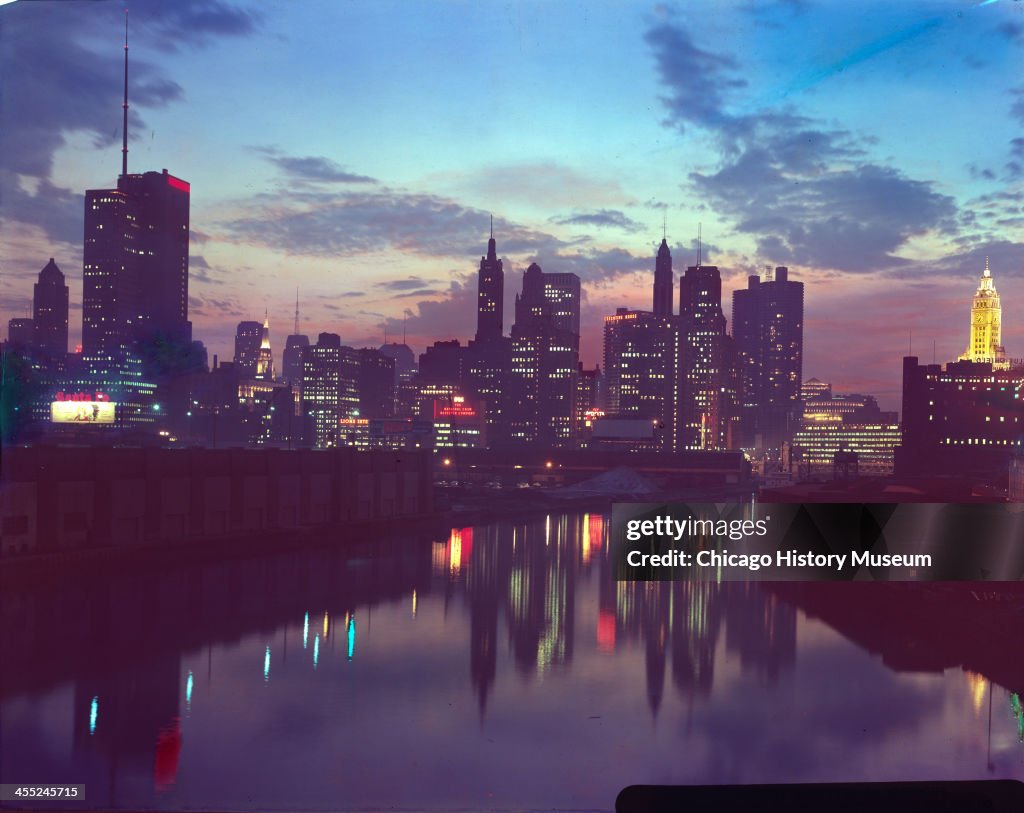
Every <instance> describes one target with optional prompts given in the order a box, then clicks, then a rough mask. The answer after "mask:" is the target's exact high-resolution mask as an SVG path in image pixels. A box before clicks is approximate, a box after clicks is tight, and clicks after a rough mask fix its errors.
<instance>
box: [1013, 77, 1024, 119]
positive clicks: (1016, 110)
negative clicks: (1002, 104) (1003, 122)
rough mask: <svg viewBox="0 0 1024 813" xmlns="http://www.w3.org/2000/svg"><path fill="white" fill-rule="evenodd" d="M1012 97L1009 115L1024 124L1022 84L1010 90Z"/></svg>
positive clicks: (1023, 86) (1023, 88) (1023, 90)
mask: <svg viewBox="0 0 1024 813" xmlns="http://www.w3.org/2000/svg"><path fill="white" fill-rule="evenodd" d="M1010 95H1011V96H1012V97H1013V99H1014V101H1013V104H1012V105H1010V115H1011V116H1013V117H1014V118H1015V119H1017V120H1018V121H1020V122H1021V124H1024V85H1021V86H1020V87H1017V88H1013V89H1011V90H1010Z"/></svg>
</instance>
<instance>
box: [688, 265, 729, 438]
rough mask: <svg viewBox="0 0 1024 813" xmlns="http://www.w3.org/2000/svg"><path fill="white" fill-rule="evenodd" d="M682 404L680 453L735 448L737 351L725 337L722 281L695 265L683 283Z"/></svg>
mask: <svg viewBox="0 0 1024 813" xmlns="http://www.w3.org/2000/svg"><path fill="white" fill-rule="evenodd" d="M679 323H680V334H681V337H682V339H681V344H682V352H681V354H680V355H681V363H682V367H681V369H680V378H681V392H682V395H681V403H680V409H679V413H680V422H679V426H678V433H677V438H676V444H675V445H676V448H679V449H731V448H734V445H735V444H734V437H733V433H734V428H735V404H734V398H735V385H734V381H733V377H734V376H733V371H734V369H735V350H734V345H733V342H732V339H731V338H730V337H729V336H727V335H726V332H725V315H724V314H723V313H722V277H721V274H720V273H719V271H718V267H717V266H714V265H691V266H690V267H689V268H687V269H686V273H685V274H684V275H683V277H682V278H681V279H680V281H679Z"/></svg>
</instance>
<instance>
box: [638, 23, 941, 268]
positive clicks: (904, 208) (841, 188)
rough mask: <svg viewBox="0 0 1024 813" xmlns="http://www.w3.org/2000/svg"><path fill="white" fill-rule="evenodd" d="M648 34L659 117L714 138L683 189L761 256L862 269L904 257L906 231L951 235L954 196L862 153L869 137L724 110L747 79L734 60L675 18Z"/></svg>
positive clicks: (771, 114)
mask: <svg viewBox="0 0 1024 813" xmlns="http://www.w3.org/2000/svg"><path fill="white" fill-rule="evenodd" d="M646 40H647V42H648V44H649V45H650V46H651V48H652V50H653V53H654V57H655V61H656V64H657V66H658V71H659V74H660V76H661V80H662V83H663V85H664V86H665V88H666V90H667V94H666V95H665V96H663V97H662V102H663V105H664V107H665V110H666V111H667V119H666V121H665V124H666V126H668V127H672V128H674V129H677V130H679V131H681V132H685V131H686V130H687V129H688V128H689V127H691V126H697V127H700V128H703V129H705V130H707V131H708V132H709V133H711V134H712V135H713V136H715V137H716V138H717V140H718V146H719V164H718V166H717V167H716V168H714V170H712V171H705V172H699V171H693V172H691V173H690V174H689V176H688V180H689V187H690V189H691V191H692V192H693V193H694V195H695V196H696V198H697V199H699V200H702V201H706V202H707V204H708V205H709V206H711V207H713V208H714V209H715V210H716V211H717V212H718V213H719V214H722V215H725V216H726V217H728V218H729V219H730V220H731V221H732V224H733V227H734V228H735V229H736V231H737V232H739V233H741V234H747V235H750V236H751V237H752V238H753V239H754V241H755V244H756V245H757V249H758V251H759V252H760V253H761V255H762V257H763V259H765V260H768V261H771V262H775V263H781V264H792V265H806V266H813V267H817V268H822V269H832V270H838V271H847V272H866V271H872V270H877V269H878V268H879V267H889V266H892V265H896V264H899V263H901V262H903V259H902V258H900V257H899V256H898V254H897V252H898V250H899V249H900V248H901V247H902V246H904V245H905V244H906V242H907V241H908V240H909V239H910V238H912V237H915V236H918V235H924V234H928V233H930V232H936V233H943V234H946V235H954V234H955V233H956V230H957V222H956V216H957V214H958V212H957V207H956V204H955V202H954V200H953V199H952V198H951V197H949V196H947V195H943V194H941V193H939V192H937V191H936V190H935V189H934V187H933V184H932V183H931V182H929V181H921V180H916V179H913V178H909V177H907V176H906V175H904V174H903V173H901V172H900V171H898V170H896V169H894V168H891V167H889V166H885V165H880V164H876V163H871V162H870V161H868V160H867V159H866V154H867V148H868V146H870V144H871V141H870V140H869V139H866V138H864V137H858V136H856V135H855V134H853V133H851V132H849V131H846V130H843V129H837V128H835V127H831V128H824V127H822V126H821V125H820V123H819V122H816V121H814V120H812V119H809V118H808V117H806V116H803V115H801V114H799V113H797V112H795V111H794V110H793V109H791V108H778V109H766V110H760V111H757V112H754V113H749V114H744V115H733V114H732V113H730V112H729V110H728V109H727V103H728V101H729V98H728V97H729V96H730V95H731V93H732V92H735V91H738V90H739V89H741V88H743V87H744V86H745V83H744V82H743V80H741V79H737V78H734V74H736V73H737V72H738V70H739V68H738V66H737V64H736V63H735V62H734V61H733V60H732V59H730V58H728V57H726V56H720V55H716V54H714V53H712V52H710V51H705V50H702V49H700V48H698V47H697V46H696V45H694V43H693V42H692V40H691V38H690V36H689V34H688V32H687V31H686V30H684V29H683V28H681V27H680V26H678V25H673V24H667V23H666V24H660V25H657V26H655V27H654V28H652V29H651V30H650V31H648V33H647V35H646Z"/></svg>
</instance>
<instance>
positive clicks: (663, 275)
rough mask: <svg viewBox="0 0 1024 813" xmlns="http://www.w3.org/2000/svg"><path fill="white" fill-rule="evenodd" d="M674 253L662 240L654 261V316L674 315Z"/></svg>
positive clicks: (664, 240)
mask: <svg viewBox="0 0 1024 813" xmlns="http://www.w3.org/2000/svg"><path fill="white" fill-rule="evenodd" d="M674 284H675V283H674V279H673V275H672V252H671V251H669V249H668V241H667V240H666V239H665V238H662V240H661V246H660V247H659V248H658V256H657V258H656V259H655V261H654V314H655V315H656V316H671V315H672V290H673V287H674Z"/></svg>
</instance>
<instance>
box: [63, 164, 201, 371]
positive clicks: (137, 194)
mask: <svg viewBox="0 0 1024 813" xmlns="http://www.w3.org/2000/svg"><path fill="white" fill-rule="evenodd" d="M189 194H190V190H189V184H188V183H186V182H185V181H183V180H181V179H180V178H176V177H174V176H173V175H170V174H168V172H167V170H166V169H165V170H163V172H162V173H160V172H146V173H143V174H141V175H121V176H119V177H118V179H117V188H116V189H90V190H87V191H86V193H85V240H84V244H83V247H82V258H83V279H82V354H83V356H85V357H87V358H95V359H100V360H104V361H108V360H118V359H123V358H124V355H125V354H126V353H128V352H131V351H132V350H134V349H135V347H136V345H137V344H138V343H153V342H158V341H171V342H175V343H179V344H182V345H187V344H188V343H189V342H191V340H192V326H191V324H190V323H189V321H188V221H189ZM142 352H144V350H143V351H142Z"/></svg>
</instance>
